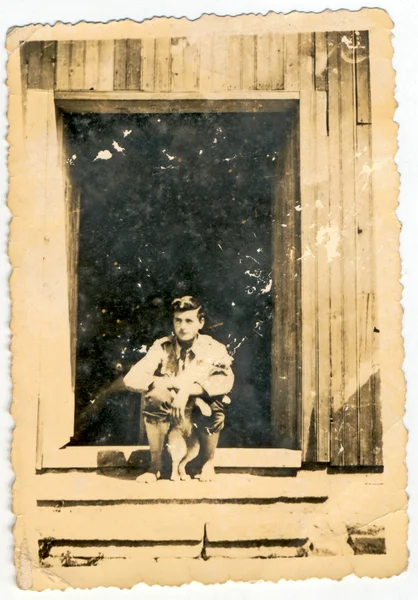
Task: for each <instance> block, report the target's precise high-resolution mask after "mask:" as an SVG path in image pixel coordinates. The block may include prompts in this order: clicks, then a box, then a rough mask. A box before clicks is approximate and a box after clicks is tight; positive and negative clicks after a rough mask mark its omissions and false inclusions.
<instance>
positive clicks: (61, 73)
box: [56, 41, 71, 91]
mask: <svg viewBox="0 0 418 600" xmlns="http://www.w3.org/2000/svg"><path fill="white" fill-rule="evenodd" d="M70 47H71V42H67V41H58V42H57V74H56V89H57V90H63V91H64V90H69V89H70Z"/></svg>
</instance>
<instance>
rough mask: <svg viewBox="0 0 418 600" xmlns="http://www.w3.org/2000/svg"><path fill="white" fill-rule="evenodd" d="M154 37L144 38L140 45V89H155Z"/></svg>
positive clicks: (149, 90)
mask: <svg viewBox="0 0 418 600" xmlns="http://www.w3.org/2000/svg"><path fill="white" fill-rule="evenodd" d="M155 44H156V42H155V39H154V38H144V39H143V40H142V46H141V90H142V91H144V92H153V91H154V89H155Z"/></svg>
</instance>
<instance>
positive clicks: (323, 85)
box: [315, 31, 328, 91]
mask: <svg viewBox="0 0 418 600" xmlns="http://www.w3.org/2000/svg"><path fill="white" fill-rule="evenodd" d="M315 89H316V90H318V91H326V90H327V89H328V49H327V32H326V31H319V32H316V33H315Z"/></svg>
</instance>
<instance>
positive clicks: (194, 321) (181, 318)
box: [174, 308, 204, 342]
mask: <svg viewBox="0 0 418 600" xmlns="http://www.w3.org/2000/svg"><path fill="white" fill-rule="evenodd" d="M198 311H199V309H198V308H196V309H195V310H186V311H184V312H175V313H174V333H175V334H176V336H177V339H178V340H179V341H180V342H191V341H193V340H194V338H195V337H196V336H197V334H198V333H199V331H200V330H201V329H202V327H203V324H204V320H203V319H199V317H198V316H197V313H198Z"/></svg>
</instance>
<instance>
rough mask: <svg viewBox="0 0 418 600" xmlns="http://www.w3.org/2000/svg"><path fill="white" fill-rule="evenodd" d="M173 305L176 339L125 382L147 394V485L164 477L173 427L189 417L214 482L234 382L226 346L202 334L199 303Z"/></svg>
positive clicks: (207, 476)
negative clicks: (163, 466) (165, 454)
mask: <svg viewBox="0 0 418 600" xmlns="http://www.w3.org/2000/svg"><path fill="white" fill-rule="evenodd" d="M171 306H172V310H173V326H174V335H171V336H167V337H164V338H162V339H159V340H157V341H156V342H154V344H153V345H152V346H151V347H150V348H149V350H148V352H147V354H146V356H145V357H144V358H143V359H142V360H140V361H139V362H138V363H136V364H135V365H134V366H133V367H132V368H131V370H130V371H129V372H128V373H127V374H126V375H125V377H124V378H123V383H124V385H125V386H126V387H127V388H128V389H131V390H134V391H138V392H143V393H144V396H145V406H144V419H145V428H146V432H147V437H148V442H149V446H150V452H151V461H150V467H149V470H148V472H146V473H144V474H143V475H141V476H140V477H138V479H137V481H139V482H142V483H152V482H154V481H156V480H157V479H158V478H159V477H160V474H161V458H162V452H163V449H164V445H165V443H166V438H167V434H168V432H169V428H170V426H173V424H174V426H175V424H176V423H181V422H182V421H183V420H184V419H185V417H186V416H187V418H188V416H189V415H191V417H190V418H191V419H192V421H193V427H195V428H196V430H197V434H198V438H199V442H200V453H201V459H202V465H203V468H202V473H201V475H200V480H201V481H209V480H212V479H213V477H214V475H215V469H214V458H215V450H216V447H217V445H218V441H219V434H220V431H221V430H222V429H223V427H224V421H225V404H227V403H228V401H229V399H228V398H227V397H225V395H226V394H228V393H229V392H230V391H231V389H232V386H233V383H234V375H233V373H232V369H231V364H232V358H231V357H230V356H229V355H228V353H227V350H226V348H225V346H224V345H223V344H220V343H219V342H217V341H216V340H214V339H213V338H212V337H210V336H208V335H202V334H201V333H200V331H201V329H202V327H203V325H204V322H205V321H204V313H203V308H202V306H201V304H200V303H199V301H198V300H196V299H195V298H193V297H192V296H184V297H182V298H176V299H175V300H174V301H173V302H172V305H171ZM186 408H187V415H186ZM190 408H193V411H191V410H190Z"/></svg>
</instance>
